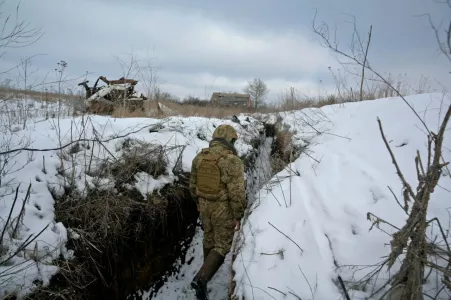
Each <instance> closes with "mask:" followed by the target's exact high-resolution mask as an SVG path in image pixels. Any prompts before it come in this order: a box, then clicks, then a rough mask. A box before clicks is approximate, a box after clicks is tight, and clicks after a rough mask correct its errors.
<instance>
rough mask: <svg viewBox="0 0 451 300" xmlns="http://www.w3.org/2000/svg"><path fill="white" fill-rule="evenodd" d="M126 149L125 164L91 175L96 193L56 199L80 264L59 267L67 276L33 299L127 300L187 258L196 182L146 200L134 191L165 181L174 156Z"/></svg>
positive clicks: (129, 145)
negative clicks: (142, 182)
mask: <svg viewBox="0 0 451 300" xmlns="http://www.w3.org/2000/svg"><path fill="white" fill-rule="evenodd" d="M121 149H122V150H123V151H122V152H123V154H122V156H121V157H118V158H117V159H115V160H112V161H105V162H104V163H103V164H101V165H100V166H99V167H98V168H96V169H93V170H92V171H91V172H89V175H90V176H92V177H94V181H93V183H94V187H90V188H89V189H88V190H87V191H86V193H85V194H84V195H83V196H82V195H80V193H78V192H77V191H75V190H74V189H71V188H66V189H65V190H66V193H65V195H64V196H62V197H57V196H56V195H55V194H54V198H55V199H56V201H55V214H56V218H57V220H58V221H61V222H63V223H64V224H65V225H66V226H67V228H69V230H70V231H73V232H75V233H76V234H77V235H79V237H78V238H73V239H71V240H69V242H68V248H70V249H74V250H75V255H76V259H75V260H72V261H70V262H66V261H62V262H60V264H61V267H62V268H61V272H60V273H59V274H58V275H57V276H55V277H54V279H52V280H53V281H52V284H51V286H50V287H49V288H44V289H38V291H37V293H36V294H35V295H34V296H35V297H34V299H41V298H42V299H50V298H54V299H63V298H64V299H100V298H102V299H103V297H104V298H108V299H124V297H125V296H126V295H127V294H128V293H131V292H134V291H136V290H139V289H142V288H146V287H148V285H149V284H150V283H151V282H156V281H158V280H159V279H161V278H162V273H163V272H165V271H167V270H168V269H169V268H170V267H171V266H172V264H173V261H174V260H175V258H176V257H177V255H178V253H179V252H177V251H182V250H180V249H179V250H177V249H178V248H177V247H179V246H180V245H179V243H180V240H183V239H186V237H187V236H188V235H190V234H192V232H191V231H190V230H191V229H189V226H188V225H191V224H193V223H194V222H195V220H196V219H197V214H196V209H195V205H194V202H193V201H192V200H191V198H190V197H189V196H188V195H189V190H188V178H189V176H186V174H180V176H179V178H180V181H179V182H175V183H174V184H170V185H166V186H165V187H163V188H162V189H160V190H159V191H152V192H149V193H147V194H146V195H143V194H142V193H141V192H140V191H138V189H137V188H136V187H135V186H134V184H135V183H136V182H137V178H136V177H135V175H137V174H140V175H141V174H142V175H145V174H144V173H146V174H148V175H149V176H152V177H153V178H158V176H159V175H162V174H165V173H166V168H167V164H168V160H167V154H168V151H172V150H171V149H170V148H163V147H162V146H160V145H153V144H149V143H146V142H142V141H139V140H135V139H130V138H129V139H125V140H124V141H123V142H122V144H121ZM62 175H64V174H62ZM67 176H70V174H67ZM68 182H71V180H70V179H69V180H68ZM187 228H188V229H187ZM180 247H181V246H180ZM70 291H72V293H70ZM74 291H75V292H74ZM49 294H52V297H50V296H49ZM48 297H50V298H48Z"/></svg>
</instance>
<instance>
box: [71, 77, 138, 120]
mask: <svg viewBox="0 0 451 300" xmlns="http://www.w3.org/2000/svg"><path fill="white" fill-rule="evenodd" d="M99 80H102V81H103V82H105V83H106V86H97V85H98V83H99ZM88 82H89V80H85V81H83V82H81V83H79V84H78V85H79V86H83V87H84V88H85V91H86V97H85V98H86V100H85V101H84V106H85V107H84V110H85V112H90V113H96V114H112V113H113V111H114V110H115V109H116V108H118V107H125V108H127V109H128V111H129V112H134V111H137V110H138V111H142V112H144V101H145V100H147V97H145V96H144V95H143V94H140V95H138V94H137V93H136V91H135V86H136V84H137V83H138V81H137V80H134V79H127V78H124V77H122V78H119V79H118V80H108V79H106V78H105V76H100V77H99V78H98V79H97V80H96V82H95V83H94V86H92V87H89V86H88Z"/></svg>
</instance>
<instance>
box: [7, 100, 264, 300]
mask: <svg viewBox="0 0 451 300" xmlns="http://www.w3.org/2000/svg"><path fill="white" fill-rule="evenodd" d="M28 105H29V106H31V104H28ZM34 105H36V104H34ZM222 123H227V124H231V125H232V126H234V127H235V128H236V129H237V130H238V132H239V133H240V139H239V140H238V141H237V143H236V147H237V151H238V153H239V155H243V156H245V155H247V154H249V153H250V151H253V149H252V147H251V146H250V143H251V141H252V140H253V139H255V138H256V137H258V136H259V133H260V131H261V130H262V125H261V123H260V122H258V121H256V120H255V119H252V118H245V117H240V124H241V125H240V124H237V123H235V122H232V121H230V120H220V119H206V118H200V117H199V118H197V117H196V118H178V117H172V118H168V119H163V120H157V119H149V118H132V119H115V118H111V117H103V116H88V117H77V118H70V119H60V120H57V119H54V120H39V121H37V122H36V120H34V121H33V120H31V119H28V120H27V122H26V123H23V124H21V125H20V126H17V127H14V128H16V129H14V130H13V128H10V130H5V131H3V132H2V134H3V137H2V139H1V141H0V152H5V151H9V150H11V149H17V148H21V147H27V148H32V149H35V151H15V152H12V153H8V154H3V155H2V154H0V162H1V166H0V167H1V168H2V169H1V170H3V173H2V174H1V184H0V229H1V230H3V228H4V227H5V224H6V222H7V221H8V227H7V228H6V232H5V234H4V238H3V243H2V247H1V250H2V251H1V253H0V295H5V294H9V293H12V294H17V295H18V296H23V295H26V294H28V293H29V292H30V291H32V290H33V289H34V288H36V286H37V285H38V284H39V283H38V281H40V282H41V283H42V284H44V285H47V284H48V283H49V280H50V278H51V276H53V275H54V274H55V273H56V272H57V271H58V267H57V266H56V265H55V262H54V260H55V259H56V258H61V257H63V258H65V259H71V258H73V257H74V255H75V256H76V253H72V251H68V250H67V249H66V243H67V241H68V239H70V238H77V235H76V234H74V233H73V232H72V231H71V230H70V229H66V228H65V226H64V224H62V223H59V222H58V221H57V219H58V216H55V213H54V204H55V202H54V198H53V197H52V194H53V195H54V196H58V195H61V194H63V193H64V191H65V189H67V188H68V187H69V186H70V184H71V183H70V182H68V178H73V179H74V182H73V185H74V186H75V188H76V189H77V190H78V192H79V193H80V194H81V195H83V194H84V193H85V192H86V187H88V186H89V187H108V186H112V182H108V179H105V178H102V179H99V178H96V176H95V171H96V170H98V169H100V168H102V167H103V166H104V163H105V162H106V161H114V160H116V159H117V158H118V157H121V155H122V154H123V153H124V151H127V148H125V147H123V146H124V143H126V140H127V139H137V140H140V141H144V142H147V143H150V144H157V145H162V146H164V147H166V149H170V150H168V152H167V153H166V154H167V156H168V161H169V163H168V165H167V170H166V173H165V175H164V176H160V177H158V178H152V177H151V176H147V174H146V176H141V175H142V174H138V177H139V178H137V179H138V180H136V182H135V183H134V184H135V187H136V188H137V189H138V190H139V191H141V192H142V194H143V196H144V194H145V193H149V192H152V190H153V189H159V188H161V187H163V186H164V184H166V183H171V182H173V181H174V180H176V176H175V175H174V173H173V170H174V167H175V165H176V163H180V165H178V167H180V168H181V169H182V171H185V172H189V171H190V169H191V161H192V159H193V158H194V156H195V155H196V153H197V152H198V151H199V150H200V149H201V148H203V147H207V146H208V141H209V140H210V139H211V134H212V133H213V131H214V129H215V127H216V126H218V125H220V124H222ZM7 127H8V126H4V127H2V128H3V129H5V128H7ZM75 140H81V142H79V143H72V141H75ZM71 143H72V144H71ZM68 144H70V146H68V147H65V148H64V149H63V150H62V151H61V150H58V149H55V150H51V151H38V150H44V149H53V148H59V147H61V145H68ZM91 156H92V157H93V159H92V160H91V159H89V158H90V157H91ZM180 157H181V159H180ZM5 160H6V164H5ZM100 181H102V182H100ZM30 184H31V190H30V195H29V197H26V195H27V188H28V186H29V185H30ZM109 184H110V185H109ZM18 186H19V188H18V193H17V194H18V197H17V201H16V204H15V205H14V206H13V203H14V198H15V189H16V188H17V187H18ZM24 199H26V201H25V202H24V201H23V200H24ZM22 206H23V207H24V209H23V212H22V213H21V211H22ZM11 208H13V210H12V213H11V214H10V211H11ZM18 220H19V221H18ZM17 222H18V223H17ZM16 224H18V225H17V226H16ZM46 226H47V227H46ZM16 227H17V230H15V228H16ZM30 238H31V239H33V238H35V240H33V242H31V243H28V241H30ZM16 252H17V253H16Z"/></svg>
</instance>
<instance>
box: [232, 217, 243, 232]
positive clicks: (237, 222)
mask: <svg viewBox="0 0 451 300" xmlns="http://www.w3.org/2000/svg"><path fill="white" fill-rule="evenodd" d="M233 222H235V231H238V230H240V226H241V224H240V221H238V220H237V219H233Z"/></svg>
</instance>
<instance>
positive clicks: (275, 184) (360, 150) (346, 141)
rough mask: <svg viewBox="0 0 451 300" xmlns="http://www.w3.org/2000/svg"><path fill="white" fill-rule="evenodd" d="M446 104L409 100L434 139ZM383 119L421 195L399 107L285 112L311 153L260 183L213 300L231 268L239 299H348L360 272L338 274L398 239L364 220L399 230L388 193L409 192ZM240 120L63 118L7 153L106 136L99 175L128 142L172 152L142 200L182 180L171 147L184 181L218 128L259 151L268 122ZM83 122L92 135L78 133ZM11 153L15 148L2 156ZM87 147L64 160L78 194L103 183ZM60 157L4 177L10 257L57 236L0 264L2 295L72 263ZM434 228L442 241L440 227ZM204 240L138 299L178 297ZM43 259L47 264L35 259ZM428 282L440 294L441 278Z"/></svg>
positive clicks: (438, 195) (15, 160) (29, 161)
mask: <svg viewBox="0 0 451 300" xmlns="http://www.w3.org/2000/svg"><path fill="white" fill-rule="evenodd" d="M442 98H443V97H442V95H439V94H435V95H431V94H428V95H421V96H412V97H408V100H409V101H410V102H411V103H412V104H413V106H414V108H415V109H416V110H417V112H418V113H419V114H420V116H421V117H422V118H425V122H426V124H427V125H428V126H429V127H430V129H431V130H433V131H437V126H438V123H439V116H440V118H443V114H444V110H445V109H446V108H447V106H448V105H449V104H450V98H445V99H444V101H443V103H442ZM441 104H442V109H440V105H441ZM377 117H380V119H381V121H382V124H383V126H384V130H385V133H386V135H387V139H388V140H389V141H390V145H391V146H392V149H393V151H394V153H395V155H396V157H397V159H398V163H399V165H400V167H401V169H402V170H403V172H404V174H405V176H406V178H407V180H408V181H409V182H410V183H411V185H412V186H414V187H415V186H416V182H417V178H416V176H415V174H416V171H415V164H414V157H415V155H416V150H419V151H420V152H421V154H422V157H423V158H424V157H425V154H426V145H427V140H426V136H425V134H424V130H423V128H422V124H421V122H420V121H419V120H418V119H417V118H416V117H415V115H413V113H412V112H411V111H410V110H409V109H408V107H407V105H406V104H405V103H403V102H402V100H401V99H398V98H390V99H381V100H375V101H364V102H358V103H348V104H344V105H334V106H327V107H323V108H321V109H305V110H302V111H296V112H288V113H284V114H282V121H283V123H284V124H285V126H286V128H288V129H289V130H290V131H292V132H293V133H294V136H293V141H294V142H295V143H296V144H298V145H307V144H308V145H309V146H308V151H307V152H305V153H304V154H302V155H301V156H300V157H299V158H298V159H297V160H296V161H295V162H293V163H292V164H291V165H290V166H288V167H287V168H285V170H284V171H282V172H280V173H279V174H277V175H276V176H274V178H272V179H271V180H270V182H269V183H267V184H263V182H260V183H255V184H253V185H252V186H254V187H255V186H261V185H263V186H262V188H261V190H260V191H256V195H255V197H254V199H255V200H254V199H253V204H252V206H251V207H250V208H249V213H250V215H249V217H248V218H247V219H246V220H245V223H244V224H243V228H242V231H241V232H239V233H237V238H239V241H240V242H239V243H238V244H237V246H238V247H237V249H238V250H239V251H238V252H237V256H236V259H235V261H234V262H233V264H232V257H231V255H228V257H227V258H226V262H225V264H224V265H223V266H222V267H221V269H220V270H219V271H218V273H217V274H216V275H215V276H214V278H213V280H212V281H211V282H210V284H209V288H210V298H211V299H219V300H221V299H226V298H227V293H228V289H229V284H230V281H231V280H232V272H231V268H232V267H233V270H234V272H235V277H234V280H235V281H236V290H235V292H236V294H237V296H238V297H241V296H245V297H246V299H296V296H294V295H297V297H300V298H302V299H313V298H314V299H316V300H321V299H340V297H342V296H341V291H340V290H339V289H338V287H337V286H336V285H335V284H334V281H335V280H336V278H337V275H339V274H340V275H341V277H342V278H343V280H344V281H347V280H350V278H351V276H352V274H353V273H352V272H354V271H355V270H352V269H348V268H340V269H339V270H336V266H337V265H338V266H344V265H369V264H374V263H377V262H379V261H380V260H381V259H382V258H381V257H382V256H385V255H388V254H389V251H390V249H389V246H387V244H388V243H389V241H390V237H389V236H388V235H387V234H386V233H384V232H382V231H381V230H379V229H377V228H373V229H372V230H371V231H369V228H370V227H371V222H370V221H368V220H367V213H368V212H372V213H374V214H375V215H377V216H379V217H381V218H382V219H384V220H386V221H388V222H390V223H391V224H393V225H395V226H398V227H400V226H402V225H403V221H404V220H405V214H404V212H403V211H402V210H401V208H400V207H399V206H398V204H397V203H396V201H395V200H394V197H393V195H392V194H391V192H390V190H389V189H388V186H390V187H391V188H392V190H393V192H394V193H395V195H396V196H397V197H398V198H399V199H402V195H401V194H402V191H401V184H400V181H399V179H398V177H397V175H396V173H395V169H394V166H393V164H392V163H391V159H390V157H389V154H388V151H387V149H386V148H385V146H384V144H383V141H382V138H381V136H380V133H379V129H378V124H377V120H376V118H377ZM240 120H241V123H242V124H243V125H244V126H240V125H238V124H237V123H234V122H232V121H230V120H227V121H225V120H217V119H206V118H200V117H196V118H194V117H192V118H180V117H172V118H168V119H164V120H157V119H149V118H142V119H140V118H132V119H114V118H109V117H100V116H91V117H89V119H86V118H85V119H82V118H81V117H78V118H72V119H61V120H60V121H59V122H58V121H57V120H44V121H42V120H40V121H39V122H26V123H24V122H18V123H19V124H18V125H17V126H15V127H14V126H13V127H12V128H11V130H9V131H8V132H5V133H4V134H3V138H2V139H1V140H0V148H1V150H0V152H1V151H5V150H9V149H8V148H17V147H20V146H21V145H23V144H24V143H25V144H27V145H26V146H27V147H29V148H38V149H47V148H53V147H58V146H59V145H60V141H59V137H60V138H61V139H62V141H61V144H65V143H67V142H69V141H70V140H74V139H77V138H79V137H82V138H85V139H97V138H98V139H99V140H101V141H103V142H102V146H101V147H100V145H99V143H94V144H95V146H94V149H95V150H94V151H95V156H96V157H97V158H98V159H97V160H94V161H93V162H92V168H95V167H97V166H101V163H102V159H105V158H108V157H111V155H114V156H116V157H120V155H121V154H122V153H123V151H125V150H123V149H122V147H121V145H122V143H123V141H124V139H125V138H129V137H131V138H136V139H139V140H141V141H146V142H149V143H158V144H161V145H165V146H166V147H171V148H172V149H173V150H172V152H170V153H169V160H170V163H169V165H168V167H167V171H166V174H165V175H164V176H162V177H159V178H147V179H146V180H143V181H138V183H137V184H138V186H137V188H138V189H139V190H140V191H141V192H142V193H143V194H145V193H147V192H150V190H149V189H152V188H155V187H156V188H158V187H160V186H161V185H162V183H163V182H171V181H172V180H174V179H175V176H174V174H173V173H172V168H173V167H174V164H175V162H176V161H177V158H178V156H179V154H180V151H181V149H183V147H174V146H177V145H181V146H185V145H186V147H185V148H184V151H183V156H182V168H183V170H184V171H189V170H190V167H191V160H192V159H193V157H194V156H195V154H196V153H197V151H199V149H200V148H202V147H206V146H207V144H208V140H209V139H210V137H211V133H212V132H213V130H214V127H213V125H214V124H216V125H218V124H220V123H224V122H225V123H229V124H232V125H233V126H234V127H235V128H237V129H238V130H239V133H240V137H241V138H240V140H239V141H238V142H237V148H238V152H239V154H246V153H249V151H252V150H253V149H252V146H251V141H252V139H254V138H256V137H257V136H258V134H259V133H258V132H259V130H261V123H258V122H256V121H255V120H254V119H252V118H250V120H249V121H250V122H247V121H245V117H240ZM82 122H84V124H85V126H82ZM58 123H59V124H58ZM19 125H20V126H19ZM157 125H158V126H157ZM450 126H451V125H450ZM450 126H449V127H450ZM149 129H156V130H155V131H157V132H149ZM71 132H72V134H71ZM125 135H127V137H124V136H125ZM121 136H122V137H121ZM450 139H451V136H450V131H449V130H448V131H447V132H446V134H445V142H444V152H443V156H444V158H445V160H447V161H450V160H451V151H450V149H451V140H450ZM90 143H91V144H93V143H92V142H90ZM7 144H9V145H11V146H12V147H6V145H7ZM87 145H88V143H85V144H83V145H81V146H82V147H81V149H82V151H79V152H75V153H72V154H70V153H68V152H67V151H66V152H65V153H64V154H65V155H63V158H64V160H63V162H64V164H65V166H66V167H69V166H70V165H71V164H72V158H74V160H75V162H76V174H79V175H80V177H78V178H79V180H77V187H78V189H79V190H80V191H83V190H84V189H85V187H86V185H95V184H96V181H95V178H93V177H90V176H89V175H87V174H86V166H87V164H86V160H85V157H86V152H90V151H91V150H90V149H87ZM266 146H268V145H266ZM266 146H263V148H261V149H263V153H261V154H260V155H259V157H260V158H261V159H260V160H257V161H256V162H255V165H256V168H258V169H260V170H262V172H263V173H262V174H263V175H258V174H256V173H251V174H250V175H249V177H248V178H247V179H248V180H251V181H252V180H254V181H260V179H263V181H264V180H265V177H267V174H268V173H267V171H268V168H269V165H268V162H267V159H266V158H267V155H268V151H267V150H268V148H266V149H265V147H266ZM105 148H106V149H107V150H108V151H107V150H105ZM30 153H33V155H30ZM69 154H70V155H69ZM60 155H61V154H60V151H57V150H55V151H46V152H26V151H22V152H14V153H12V154H11V155H9V157H10V159H9V162H8V168H6V169H7V170H8V171H9V173H8V175H6V176H3V175H2V183H1V186H0V192H1V194H0V195H4V196H2V197H1V198H0V217H1V224H4V223H5V221H6V220H7V219H8V215H9V211H10V208H11V206H12V203H13V199H14V192H15V188H16V187H17V186H18V184H19V183H21V186H20V188H19V196H18V200H17V203H18V204H16V206H15V209H14V211H13V213H12V215H11V218H10V219H11V220H13V221H12V224H13V226H12V228H8V230H7V232H6V233H5V237H4V239H3V240H4V245H6V246H8V247H7V248H6V249H7V251H9V252H8V253H11V254H14V249H17V247H19V246H20V244H21V243H23V242H24V241H25V240H26V239H27V238H28V237H29V236H30V234H36V233H39V232H40V231H41V230H42V229H43V228H45V226H46V225H47V224H50V226H49V227H48V228H47V229H45V230H44V231H43V233H42V234H41V235H40V236H39V237H38V238H37V240H36V241H34V242H33V243H31V244H30V245H29V246H28V247H27V248H26V249H27V250H26V251H22V252H21V253H19V254H18V255H16V256H14V258H13V259H10V260H9V261H8V262H7V263H5V262H3V263H0V295H1V294H3V293H5V292H11V291H14V290H16V289H19V290H21V292H22V293H26V292H28V291H29V289H28V287H31V288H32V287H33V283H32V282H33V280H35V279H38V280H43V281H44V283H46V282H48V279H49V278H50V276H51V275H53V274H54V273H55V272H56V271H57V268H56V267H55V266H53V265H52V259H53V258H56V257H57V256H58V255H60V254H62V255H64V256H66V257H67V258H69V259H70V258H71V257H72V256H73V255H74V254H73V253H71V252H70V251H67V250H66V248H65V246H64V245H65V242H66V241H67V239H68V238H70V237H71V231H70V230H67V229H66V227H65V226H64V224H61V223H56V222H55V215H54V208H53V205H54V200H53V198H52V196H51V194H50V192H49V187H50V188H53V189H54V191H55V192H62V190H63V188H62V185H61V184H62V183H63V182H64V178H62V177H61V175H59V172H58V170H57V169H58V167H59V166H60V164H61V160H60V158H59V156H60ZM424 161H425V160H424ZM44 165H45V170H44ZM0 167H1V166H0ZM15 170H16V172H14V171H15ZM44 171H45V172H44ZM264 171H265V172H264ZM88 173H89V172H88ZM266 179H268V178H266ZM29 183H32V186H31V193H30V197H29V200H28V201H27V202H26V203H25V214H24V216H23V221H22V222H19V225H20V226H18V227H19V230H18V232H19V234H17V233H16V234H13V233H12V232H13V231H14V226H15V224H16V223H17V218H16V217H17V216H19V214H20V211H21V207H22V200H23V199H24V198H25V195H26V192H27V188H28V184H29ZM139 183H142V184H139ZM149 183H151V184H149ZM439 184H440V186H441V188H437V189H436V190H435V192H434V193H433V195H432V200H431V203H430V209H429V217H430V218H432V217H434V216H437V217H438V218H439V219H440V220H442V224H446V225H447V224H448V212H447V210H446V208H447V207H448V205H447V204H446V200H447V199H450V195H449V192H448V191H447V190H451V179H450V174H448V173H447V172H444V173H443V174H442V178H441V179H440V182H439ZM446 189H447V190H446ZM2 227H3V226H1V227H0V228H2ZM10 227H11V226H10ZM380 227H381V229H383V230H384V231H387V232H393V229H391V228H390V227H389V226H387V225H383V224H381V225H380ZM431 228H432V229H431V230H433V235H434V236H435V235H436V234H437V228H436V227H431ZM445 230H446V229H445ZM288 237H289V238H288ZM439 239H440V238H439ZM201 241H202V231H201V230H200V229H199V228H198V229H197V231H196V235H195V237H194V239H193V241H192V243H191V244H190V245H189V246H188V247H189V249H188V251H187V254H186V259H185V263H184V264H183V265H180V262H179V265H180V270H179V271H178V272H177V273H176V274H170V275H169V276H168V280H167V282H166V283H165V285H164V286H163V287H162V288H161V289H160V290H159V291H158V292H157V293H156V295H153V296H152V297H150V294H151V291H143V292H142V295H143V297H142V298H143V299H150V298H151V299H158V300H162V299H177V298H179V297H180V296H181V294H183V289H184V288H185V287H186V286H187V285H188V283H189V282H190V281H191V279H192V277H193V276H194V275H195V273H196V272H197V270H198V269H199V267H200V265H201V263H202V243H201ZM35 242H37V243H35ZM301 249H302V250H301ZM0 257H1V260H3V258H5V257H8V255H7V254H4V253H2V255H1V256H0ZM36 257H38V258H42V257H47V258H46V259H44V260H42V259H41V260H39V259H36ZM30 258H31V259H30ZM396 267H397V266H395V268H396ZM367 271H369V270H364V271H361V272H358V273H356V274H355V277H356V278H357V279H358V278H359V276H362V275H364V274H365V272H367ZM383 277H387V276H386V275H385V274H384V275H381V276H379V280H381V282H380V283H377V285H379V286H380V285H381V284H383V279H384V278H383ZM430 282H431V284H432V282H433V277H431V279H430ZM355 289H357V287H355ZM348 290H349V293H350V295H351V299H364V297H365V296H368V294H369V293H371V289H367V291H366V292H363V291H357V290H353V289H351V288H350V287H348ZM312 294H314V296H312ZM284 295H286V296H284ZM341 299H343V298H341Z"/></svg>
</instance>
